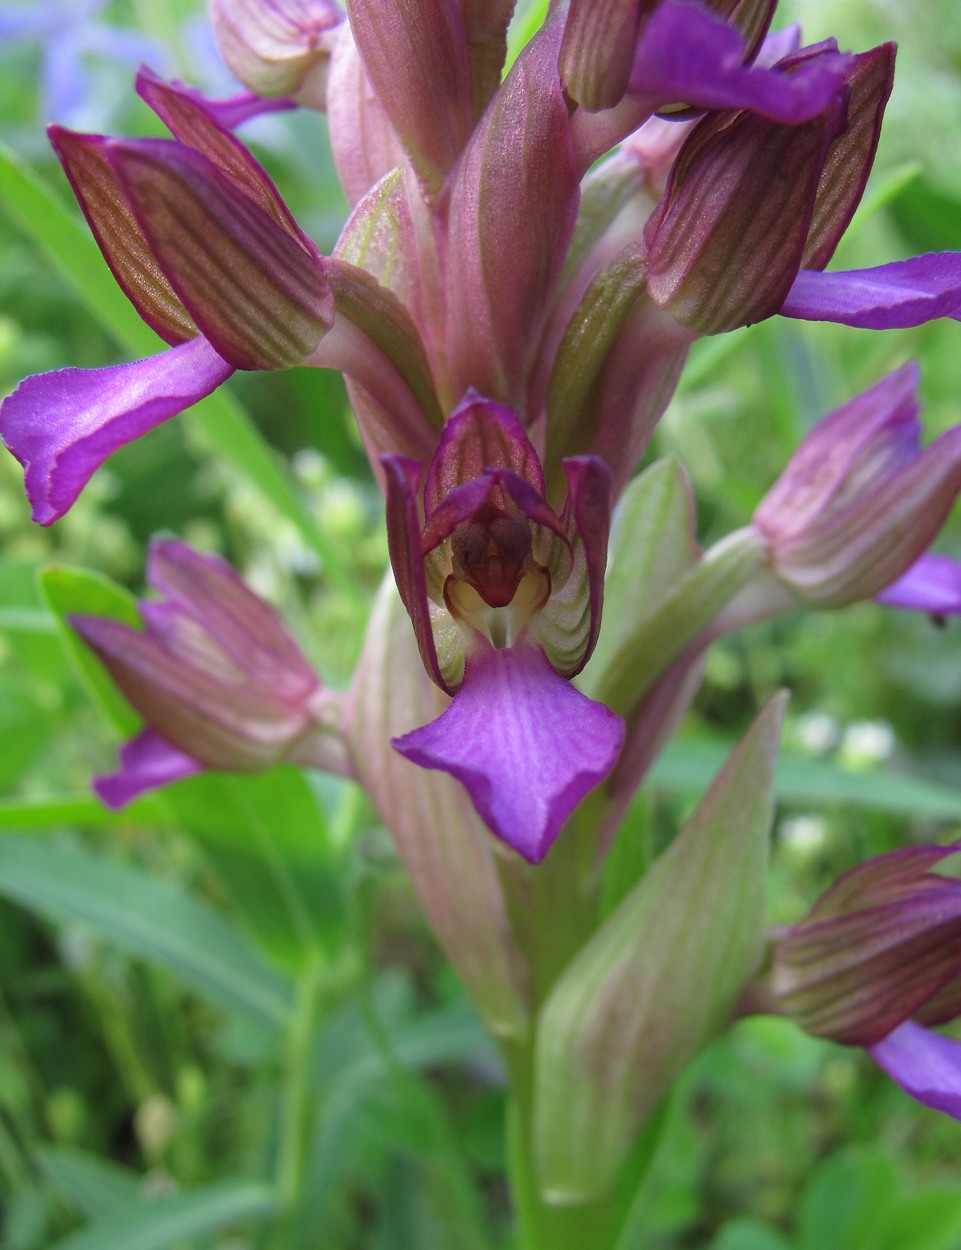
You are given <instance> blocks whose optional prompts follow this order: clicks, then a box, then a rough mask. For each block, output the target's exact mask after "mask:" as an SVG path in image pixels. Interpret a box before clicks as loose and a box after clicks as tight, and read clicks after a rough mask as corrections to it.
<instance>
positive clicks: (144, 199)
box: [0, 74, 334, 525]
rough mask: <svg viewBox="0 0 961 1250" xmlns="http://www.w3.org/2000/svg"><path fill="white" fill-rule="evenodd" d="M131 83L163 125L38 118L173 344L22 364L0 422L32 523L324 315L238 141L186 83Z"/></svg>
mask: <svg viewBox="0 0 961 1250" xmlns="http://www.w3.org/2000/svg"><path fill="white" fill-rule="evenodd" d="M139 86H140V90H141V94H142V95H144V97H145V98H146V99H147V100H148V102H149V103H150V104H151V105H152V107H153V108H154V110H155V111H156V112H157V113H158V114H159V115H160V116H161V117H162V118H163V120H164V121H166V123H167V124H168V126H169V127H170V129H171V131H172V132H173V133H174V135H175V136H177V137H176V139H175V140H162V139H160V140H158V139H148V140H140V141H134V140H119V139H108V138H106V137H104V136H102V135H78V134H74V133H72V132H70V131H67V130H63V129H60V128H59V127H54V128H52V129H51V132H50V133H51V141H52V142H53V145H54V148H55V150H56V152H57V155H58V156H59V157H60V160H61V162H62V164H63V166H64V169H65V171H66V173H67V177H68V178H69V179H70V182H71V185H72V187H73V189H74V192H75V194H76V196H77V199H78V201H79V203H80V207H81V208H82V209H83V211H84V214H85V216H86V218H87V220H88V222H89V223H90V227H91V229H92V231H93V233H94V235H95V237H96V239H97V242H98V244H99V245H100V248H101V251H102V252H103V254H104V257H105V259H106V260H107V263H108V264H109V265H110V268H111V269H112V271H113V273H114V276H115V277H116V278H117V281H118V282H119V283H120V285H121V287H122V288H123V290H124V292H125V293H126V294H127V296H128V297H129V298H130V300H131V302H132V303H133V304H134V307H135V308H136V309H137V311H138V313H140V315H141V317H142V318H143V319H144V321H146V322H147V324H148V325H150V326H151V327H152V328H153V329H154V330H156V331H157V333H158V334H159V335H160V337H161V338H163V339H164V340H166V342H167V343H169V344H171V346H172V350H170V351H168V352H166V353H164V354H163V355H161V356H158V357H152V358H149V359H147V360H141V361H137V362H135V363H133V364H124V365H115V366H111V367H108V368H105V369H94V370H89V371H88V370H79V369H65V370H60V371H58V372H56V373H51V374H42V375H39V376H37V377H32V378H27V379H26V380H25V381H24V382H22V383H21V384H20V386H19V387H18V388H17V390H16V391H15V392H14V393H13V395H11V396H10V397H9V398H8V399H6V400H5V401H4V403H3V405H2V408H0V434H2V436H3V440H4V442H5V443H6V445H7V447H8V448H9V449H10V451H11V452H12V453H13V454H14V456H16V458H17V459H18V460H19V461H20V462H21V463H22V464H23V465H24V469H25V478H26V487H27V493H28V496H29V498H30V500H31V503H32V505H33V512H34V519H35V520H37V521H39V522H41V523H42V524H45V525H46V524H50V522H52V521H54V520H56V519H57V518H58V517H60V516H62V515H63V513H64V512H65V511H66V510H67V509H68V508H69V507H70V505H71V504H72V503H73V501H74V500H75V499H76V497H77V495H78V494H79V493H80V491H81V490H82V489H83V487H84V485H85V484H86V482H87V480H88V479H89V477H90V475H91V474H92V473H93V471H94V470H95V469H96V468H97V467H98V465H99V464H101V463H102V462H103V460H105V459H106V458H107V456H109V455H110V454H111V452H113V451H114V450H116V449H117V448H118V447H120V446H122V445H123V444H125V443H127V442H129V441H130V440H131V439H134V438H137V437H139V436H140V435H141V434H143V433H145V432H146V431H147V430H149V429H151V428H152V427H153V426H155V425H157V424H159V423H160V422H161V421H165V420H167V418H169V417H171V416H173V415H175V414H176V413H178V412H181V411H182V410H183V409H184V408H186V407H188V406H189V405H190V404H192V403H194V402H196V401H197V400H198V399H201V398H202V397H203V396H204V395H207V394H209V393H210V392H211V391H212V390H214V389H215V388H216V387H217V386H219V385H220V384H221V383H222V382H223V381H225V379H226V378H227V377H229V376H230V374H231V373H233V371H234V370H235V369H278V368H287V367H289V366H290V365H294V364H299V363H300V362H301V361H303V360H305V359H306V358H307V357H309V356H310V354H311V352H313V351H314V349H315V348H316V347H317V345H318V343H319V342H320V340H321V338H322V337H323V336H324V335H325V334H326V332H327V330H328V329H329V328H330V325H331V324H332V321H333V311H334V300H333V295H332V293H331V290H330V287H329V284H328V282H327V278H326V276H325V264H324V261H323V259H322V258H321V256H320V255H319V253H318V252H317V249H316V248H315V247H314V245H313V243H312V242H311V241H310V240H309V239H308V238H307V236H306V235H305V234H304V233H303V232H302V231H301V230H300V229H299V228H298V227H297V226H296V224H295V223H294V221H293V219H292V218H291V216H290V213H289V212H288V210H287V207H286V205H285V204H284V203H283V201H282V200H281V198H280V195H279V194H278V192H277V190H276V188H275V187H274V185H273V183H272V182H271V180H270V179H269V178H268V176H267V174H266V173H265V172H264V170H263V169H262V168H261V167H260V165H259V164H258V163H257V162H256V161H255V160H254V158H253V157H252V156H251V155H250V153H249V152H248V151H247V149H246V148H245V147H244V146H243V145H242V144H241V143H240V142H239V141H238V140H236V139H235V138H234V137H233V135H232V134H230V133H229V131H227V130H225V129H223V128H222V127H221V126H220V125H218V124H217V122H216V121H215V120H214V118H213V117H212V115H211V114H210V113H209V112H208V111H207V110H206V109H205V108H204V107H203V105H202V104H201V103H200V102H199V100H198V98H197V96H196V95H195V94H193V93H189V92H185V91H182V90H178V89H177V88H176V87H173V86H169V85H167V84H165V83H163V82H162V81H161V80H160V79H157V78H155V77H153V76H152V75H149V74H142V75H141V77H140V79H139Z"/></svg>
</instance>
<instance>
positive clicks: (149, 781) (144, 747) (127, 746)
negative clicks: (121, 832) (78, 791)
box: [93, 729, 203, 810]
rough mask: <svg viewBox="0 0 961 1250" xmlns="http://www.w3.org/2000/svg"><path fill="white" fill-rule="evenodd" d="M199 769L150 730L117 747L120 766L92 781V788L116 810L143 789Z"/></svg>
mask: <svg viewBox="0 0 961 1250" xmlns="http://www.w3.org/2000/svg"><path fill="white" fill-rule="evenodd" d="M202 771H203V769H202V768H201V766H200V765H199V764H198V763H197V762H196V760H192V759H191V758H190V756H189V755H184V753H183V752H182V751H178V750H177V748H176V747H172V746H171V745H170V744H169V743H168V742H165V741H164V740H163V738H161V737H159V735H157V734H155V733H154V731H153V730H152V729H145V730H144V731H143V733H141V734H138V735H137V737H136V738H131V739H130V741H129V742H125V743H124V745H123V746H122V747H121V748H120V767H119V768H118V769H117V771H116V772H115V773H108V774H107V775H106V776H102V777H96V778H94V783H93V788H94V791H95V793H96V794H97V796H98V797H99V798H100V800H101V801H102V802H103V803H105V804H106V805H107V807H110V808H113V809H114V810H116V809H117V808H120V807H126V806H127V804H128V803H131V802H133V800H134V799H136V798H139V797H140V795H141V794H143V793H145V791H147V790H156V789H157V787H158V786H166V785H169V784H170V783H171V782H172V781H179V780H180V779H181V778H182V777H191V776H193V774H194V773H199V772H202Z"/></svg>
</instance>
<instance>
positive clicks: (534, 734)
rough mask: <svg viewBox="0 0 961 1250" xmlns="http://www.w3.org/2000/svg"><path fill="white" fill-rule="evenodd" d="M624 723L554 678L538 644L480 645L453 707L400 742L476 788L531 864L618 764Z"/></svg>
mask: <svg viewBox="0 0 961 1250" xmlns="http://www.w3.org/2000/svg"><path fill="white" fill-rule="evenodd" d="M623 740H624V722H623V721H622V720H621V718H620V717H619V716H616V715H615V714H614V713H613V712H611V711H609V709H608V708H606V707H604V706H603V705H602V704H600V703H594V702H593V701H592V700H591V699H588V698H587V696H586V695H583V694H581V692H580V691H579V690H577V689H576V688H575V687H574V686H572V685H571V684H570V682H568V681H565V680H564V678H562V677H559V676H558V675H557V673H555V672H554V670H553V668H552V667H551V665H550V663H549V662H548V660H547V658H546V657H545V655H544V653H543V651H541V650H540V648H538V647H531V646H525V645H524V644H522V643H521V644H518V645H516V646H514V647H512V648H510V649H508V650H495V649H494V648H492V647H490V646H487V645H485V646H483V647H481V646H478V648H477V649H476V650H474V651H473V652H471V654H470V655H468V657H467V665H466V670H465V673H464V684H463V685H462V686H461V688H460V690H459V691H458V692H457V694H456V695H455V696H454V699H453V701H452V702H451V704H450V706H449V707H448V708H447V709H446V711H445V712H443V713H442V715H441V716H439V717H438V718H437V720H434V721H431V723H430V724H429V725H424V726H423V727H422V728H420V729H415V730H414V731H413V732H412V733H409V734H405V735H404V737H402V738H394V739H392V740H391V745H392V746H393V747H394V748H395V750H397V751H399V752H400V753H401V755H403V756H405V757H406V758H407V759H409V760H411V761H412V762H413V763H415V764H419V765H420V766H421V767H422V768H435V769H440V770H441V771H443V772H447V773H450V774H451V775H452V776H454V777H456V778H457V779H458V780H459V781H462V782H463V783H464V785H465V786H466V787H467V789H468V791H469V793H470V796H471V799H472V800H473V802H474V806H475V807H476V808H477V810H478V812H479V813H480V815H481V816H482V817H483V818H484V820H485V821H486V822H487V824H488V825H489V826H490V828H491V829H492V830H493V832H494V833H496V834H497V836H498V837H499V838H502V839H503V840H504V841H505V842H506V843H507V844H508V845H509V846H511V847H513V848H514V850H516V851H517V852H519V854H521V855H523V857H524V858H525V859H527V860H529V861H530V862H531V863H534V864H536V863H539V862H540V861H541V860H542V859H543V858H544V856H545V855H546V854H547V852H548V850H549V849H550V846H551V843H552V842H553V841H554V839H555V838H556V837H557V835H558V833H559V832H560V830H561V826H562V825H563V824H564V821H565V820H566V819H567V817H568V816H569V815H570V814H571V812H572V811H573V810H574V808H575V807H576V806H577V804H578V803H579V802H580V801H581V799H582V798H583V797H584V796H585V795H586V794H587V792H588V791H589V790H592V789H593V788H594V786H596V785H597V784H598V782H600V781H602V780H603V779H604V778H605V777H606V776H607V774H608V773H609V772H610V770H611V768H612V767H613V766H614V761H615V760H616V759H617V756H618V753H619V751H620V749H621V744H622V742H623Z"/></svg>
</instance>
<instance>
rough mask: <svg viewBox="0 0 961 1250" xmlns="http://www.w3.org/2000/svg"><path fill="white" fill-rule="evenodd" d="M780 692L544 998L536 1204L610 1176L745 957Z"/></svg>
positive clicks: (578, 1194)
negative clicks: (661, 851)
mask: <svg viewBox="0 0 961 1250" xmlns="http://www.w3.org/2000/svg"><path fill="white" fill-rule="evenodd" d="M784 703H785V699H784V696H776V697H775V698H774V699H772V700H771V701H770V702H769V703H768V704H767V706H766V707H765V708H764V709H763V711H762V712H761V713H760V714H759V716H758V717H757V720H756V721H755V722H754V725H753V726H752V728H751V729H750V731H749V732H748V734H747V735H746V737H745V738H744V739H743V740H742V742H741V743H740V744H739V745H738V747H737V748H736V749H735V750H734V752H733V753H732V755H731V757H730V758H729V760H728V762H727V764H726V765H725V767H724V768H723V769H722V770H721V772H720V773H719V774H718V776H717V777H716V778H715V781H714V783H713V785H712V786H711V788H710V790H709V791H708V793H707V794H706V795H705V797H704V798H703V799H702V801H701V803H700V804H699V806H698V807H697V809H696V811H695V812H694V814H693V815H692V816H691V817H690V819H689V820H688V821H687V822H686V824H685V825H684V827H683V829H682V830H681V832H680V833H679V834H678V836H677V838H676V839H675V841H674V842H673V843H672V844H671V846H670V847H669V848H668V850H667V851H665V852H664V854H663V855H661V857H660V858H659V859H658V860H656V861H655V863H654V865H653V866H652V868H651V869H650V871H649V872H648V873H647V875H646V876H645V877H643V878H642V880H641V881H640V883H639V884H638V885H637V886H636V887H635V888H634V890H633V891H632V892H631V893H630V894H629V895H628V896H627V897H626V898H625V899H624V901H623V902H622V903H621V904H620V905H619V906H618V907H617V909H616V910H615V911H614V912H613V913H612V914H611V916H610V917H609V918H608V919H607V921H606V922H605V923H604V924H603V925H602V927H601V928H600V929H599V930H598V931H597V933H596V934H595V935H594V937H593V938H592V939H591V941H590V942H589V943H588V944H587V946H585V947H584V948H583V950H582V951H581V953H580V954H579V955H578V956H577V958H576V959H575V960H574V961H573V963H571V964H570V966H569V967H568V968H567V970H566V971H565V972H564V974H563V975H562V976H561V978H560V980H559V981H558V982H557V984H556V986H555V988H554V990H553V991H552V993H551V995H550V997H549V998H548V1000H547V1002H546V1004H545V1006H544V1009H543V1012H542V1015H541V1018H540V1021H539V1025H538V1036H537V1054H536V1076H535V1111H534V1116H535V1119H534V1143H535V1151H536V1155H537V1160H538V1165H539V1169H540V1182H541V1187H542V1191H543V1193H544V1195H545V1198H546V1199H547V1200H548V1201H553V1202H557V1203H579V1202H585V1201H590V1200H592V1199H593V1198H596V1197H598V1196H599V1195H602V1194H604V1193H605V1192H607V1191H608V1190H609V1189H610V1188H611V1187H612V1186H613V1184H614V1183H615V1181H616V1179H617V1174H618V1171H619V1169H620V1167H621V1165H622V1163H623V1162H624V1160H625V1158H626V1156H627V1154H628V1152H629V1151H630V1148H631V1145H632V1143H633V1141H634V1138H635V1137H636V1135H637V1133H638V1132H639V1131H640V1129H641V1128H642V1126H643V1124H644V1123H645V1121H646V1120H647V1118H648V1116H649V1115H650V1114H651V1113H652V1112H653V1110H654V1108H655V1107H656V1106H657V1104H658V1102H659V1101H660V1099H661V1098H662V1096H663V1095H664V1094H665V1093H666V1092H667V1089H668V1087H669V1085H670V1083H671V1081H672V1080H673V1079H674V1078H675V1077H676V1076H677V1074H678V1073H679V1072H680V1070H681V1069H682V1068H683V1067H684V1065H685V1064H686V1063H687V1062H688V1061H689V1060H690V1059H691V1058H693V1056H694V1055H695V1054H697V1052H698V1051H699V1050H700V1049H701V1048H702V1047H703V1046H704V1045H705V1044H706V1043H707V1042H709V1041H710V1040H711V1038H712V1037H714V1036H715V1035H716V1034H717V1033H718V1032H720V1031H721V1029H723V1027H724V1025H725V1023H726V1022H727V1020H728V1019H729V1017H730V1013H731V1009H732V1007H733V1006H734V1003H735V1000H736V998H737V995H738V993H739V991H740V989H741V987H742V985H743V983H744V982H745V980H746V979H747V978H748V977H749V976H750V974H751V973H752V971H753V970H754V968H755V966H756V964H757V961H758V958H759V956H760V951H761V941H762V933H763V924H764V878H765V872H766V868H767V853H768V832H769V829H770V824H771V815H772V806H773V800H772V784H773V769H774V760H775V755H776V751H777V742H778V732H779V728H780V722H781V716H782V713H783V709H784Z"/></svg>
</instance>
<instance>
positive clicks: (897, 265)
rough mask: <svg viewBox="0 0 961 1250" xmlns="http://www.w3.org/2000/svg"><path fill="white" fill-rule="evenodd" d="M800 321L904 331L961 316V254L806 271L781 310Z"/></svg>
mask: <svg viewBox="0 0 961 1250" xmlns="http://www.w3.org/2000/svg"><path fill="white" fill-rule="evenodd" d="M780 314H781V316H782V317H794V318H797V319H798V320H800V321H837V322H840V324H841V325H846V326H857V327H860V328H862V329H866V330H903V329H906V328H908V327H910V326H920V325H924V324H925V322H928V321H934V320H935V319H936V318H938V317H953V318H954V319H955V320H959V319H961V252H929V253H927V254H926V255H924V256H912V257H911V258H910V260H895V261H892V262H891V263H890V264H887V265H878V266H877V267H876V268H873V269H849V270H842V271H840V272H835V273H826V272H823V271H818V270H814V269H802V270H801V272H800V273H799V274H798V276H797V278H796V279H795V281H794V285H793V286H792V287H791V289H790V291H789V292H788V297H787V299H786V300H785V301H784V303H783V305H782V306H781V309H780Z"/></svg>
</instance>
